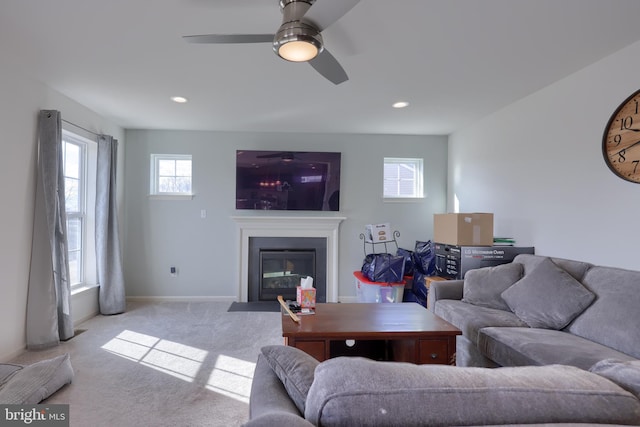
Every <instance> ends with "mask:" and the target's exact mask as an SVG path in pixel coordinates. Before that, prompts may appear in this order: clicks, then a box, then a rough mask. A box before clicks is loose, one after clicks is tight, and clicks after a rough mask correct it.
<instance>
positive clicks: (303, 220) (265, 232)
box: [231, 216, 346, 302]
mask: <svg viewBox="0 0 640 427" xmlns="http://www.w3.org/2000/svg"><path fill="white" fill-rule="evenodd" d="M231 219H233V220H234V221H235V222H236V223H237V224H238V227H239V229H240V274H239V277H240V283H239V285H238V286H239V292H238V295H239V301H241V302H246V301H248V299H249V296H248V294H249V289H248V288H249V285H248V283H249V238H250V237H321V238H322V237H324V238H325V239H327V302H338V247H339V241H338V238H339V228H340V223H341V222H342V221H344V220H345V219H346V218H345V217H337V216H326V217H324V216H323V217H317V216H232V217H231Z"/></svg>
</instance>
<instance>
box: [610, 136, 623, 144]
mask: <svg viewBox="0 0 640 427" xmlns="http://www.w3.org/2000/svg"><path fill="white" fill-rule="evenodd" d="M612 142H613V143H614V144H615V146H616V147H617V146H618V145H620V143H621V142H622V135H620V134H617V135H615V136H614V137H613V141H612Z"/></svg>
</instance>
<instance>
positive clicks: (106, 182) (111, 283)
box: [96, 135, 126, 314]
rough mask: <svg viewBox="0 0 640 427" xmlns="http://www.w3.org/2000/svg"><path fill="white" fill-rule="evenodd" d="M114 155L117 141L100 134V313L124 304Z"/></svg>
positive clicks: (119, 308)
mask: <svg viewBox="0 0 640 427" xmlns="http://www.w3.org/2000/svg"><path fill="white" fill-rule="evenodd" d="M117 158H118V141H116V140H115V139H113V137H111V136H108V135H99V136H98V174H97V177H96V265H97V269H98V283H99V285H100V313H101V314H118V313H122V312H124V311H125V306H126V301H125V292H124V274H123V272H122V256H121V254H120V237H119V235H118V208H117V205H116V166H117Z"/></svg>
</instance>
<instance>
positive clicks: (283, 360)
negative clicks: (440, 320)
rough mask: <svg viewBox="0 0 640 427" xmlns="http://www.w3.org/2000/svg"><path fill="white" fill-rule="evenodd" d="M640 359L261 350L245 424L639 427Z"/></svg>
mask: <svg viewBox="0 0 640 427" xmlns="http://www.w3.org/2000/svg"><path fill="white" fill-rule="evenodd" d="M638 396H640V364H639V362H637V361H635V362H613V361H605V362H600V363H599V364H597V365H596V366H595V367H593V368H592V372H589V371H585V370H582V369H579V368H576V367H573V366H564V365H549V366H524V367H514V368H508V367H505V368H496V369H487V368H474V367H470V368H464V367H456V366H448V365H413V364H410V363H400V362H377V361H373V360H369V359H364V358H360V357H337V358H334V359H329V360H326V361H324V362H322V363H320V362H318V361H317V360H315V359H314V358H313V357H311V356H309V355H308V354H306V353H304V352H302V351H301V350H298V349H297V348H294V347H287V346H269V347H264V348H263V349H262V352H261V354H260V356H259V357H258V362H257V364H256V369H255V373H254V377H253V384H252V388H251V398H250V402H249V411H250V420H249V421H248V422H247V423H246V424H245V425H244V426H245V427H267V426H268V427H281V426H287V427H310V426H324V427H331V426H345V427H351V426H367V427H375V426H380V427H383V426H385V427H386V426H398V427H400V426H402V427H412V426H479V425H483V426H490V425H503V426H504V425H507V426H513V425H545V426H556V425H558V426H559V425H565V426H575V425H603V424H604V425H640V400H638Z"/></svg>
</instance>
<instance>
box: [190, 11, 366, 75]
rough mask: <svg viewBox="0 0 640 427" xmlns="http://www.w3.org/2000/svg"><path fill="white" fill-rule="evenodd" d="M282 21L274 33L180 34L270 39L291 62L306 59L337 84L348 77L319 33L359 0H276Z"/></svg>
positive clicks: (201, 38) (200, 39)
mask: <svg viewBox="0 0 640 427" xmlns="http://www.w3.org/2000/svg"><path fill="white" fill-rule="evenodd" d="M279 1H280V10H281V12H282V25H281V26H280V28H279V29H278V31H277V32H276V33H275V34H204V35H193V36H183V39H185V40H186V41H187V42H189V43H213V44H221V43H225V44H226V43H272V45H273V50H274V52H275V53H276V54H277V55H278V56H280V57H281V58H283V59H286V60H287V61H292V62H308V63H309V65H311V66H312V67H313V68H314V69H315V70H316V71H317V72H318V73H320V74H321V75H322V76H324V77H325V78H326V79H328V80H329V81H331V82H332V83H334V84H336V85H338V84H340V83H343V82H345V81H347V80H349V77H347V73H346V72H345V70H344V69H343V68H342V66H341V65H340V63H339V62H338V60H337V59H335V58H334V57H333V55H331V54H330V53H329V51H328V50H327V49H325V47H324V44H323V42H322V35H321V34H320V33H321V32H322V31H324V30H325V29H326V28H327V27H329V26H330V25H331V24H333V23H334V22H336V21H337V20H338V19H340V18H341V17H342V16H343V15H344V14H346V13H347V12H348V11H350V10H351V9H352V8H353V7H354V6H355V5H356V4H358V3H359V2H360V0H279Z"/></svg>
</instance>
